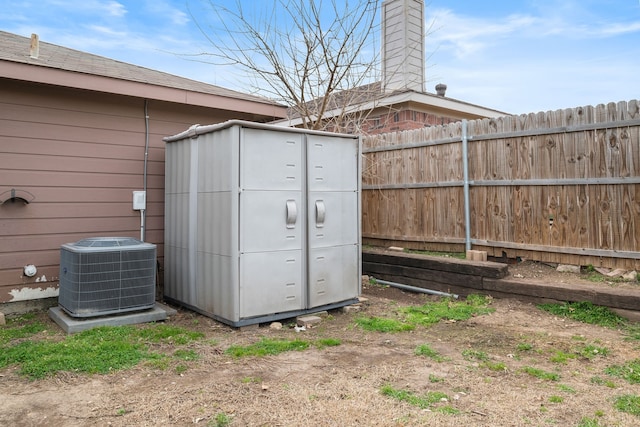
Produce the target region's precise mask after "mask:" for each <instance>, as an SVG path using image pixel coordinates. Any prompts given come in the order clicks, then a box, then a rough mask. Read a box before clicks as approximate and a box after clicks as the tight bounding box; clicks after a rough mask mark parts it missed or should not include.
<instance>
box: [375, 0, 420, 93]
mask: <svg viewBox="0 0 640 427" xmlns="http://www.w3.org/2000/svg"><path fill="white" fill-rule="evenodd" d="M381 45H382V88H383V89H382V90H383V91H384V92H385V93H389V92H393V91H396V90H413V91H416V92H425V83H424V79H425V77H424V67H425V53H424V0H384V1H383V2H382V42H381Z"/></svg>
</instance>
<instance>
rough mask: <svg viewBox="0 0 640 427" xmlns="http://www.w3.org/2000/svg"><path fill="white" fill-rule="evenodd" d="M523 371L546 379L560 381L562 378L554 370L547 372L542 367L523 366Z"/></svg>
mask: <svg viewBox="0 0 640 427" xmlns="http://www.w3.org/2000/svg"><path fill="white" fill-rule="evenodd" d="M522 372H524V373H527V374H529V375H531V376H532V377H536V378H538V379H541V380H545V381H558V380H559V379H560V375H559V374H556V373H554V372H546V371H543V370H542V369H538V368H533V367H531V366H525V367H524V368H522Z"/></svg>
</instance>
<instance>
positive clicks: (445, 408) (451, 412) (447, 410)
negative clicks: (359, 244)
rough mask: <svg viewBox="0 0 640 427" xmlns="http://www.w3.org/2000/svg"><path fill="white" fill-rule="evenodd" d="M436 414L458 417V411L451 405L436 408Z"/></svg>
mask: <svg viewBox="0 0 640 427" xmlns="http://www.w3.org/2000/svg"><path fill="white" fill-rule="evenodd" d="M435 411H436V412H440V413H441V414H448V415H459V414H460V411H459V410H458V409H456V408H454V407H453V406H451V405H446V406H441V407H439V408H436V410H435Z"/></svg>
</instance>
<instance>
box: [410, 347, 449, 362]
mask: <svg viewBox="0 0 640 427" xmlns="http://www.w3.org/2000/svg"><path fill="white" fill-rule="evenodd" d="M414 354H415V355H417V356H424V357H428V358H429V359H431V360H434V361H436V362H442V361H444V360H446V358H445V357H443V356H441V355H440V353H438V352H437V351H435V350H434V349H432V348H431V346H429V344H421V345H419V346H418V347H416V349H415V350H414Z"/></svg>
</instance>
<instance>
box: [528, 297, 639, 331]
mask: <svg viewBox="0 0 640 427" xmlns="http://www.w3.org/2000/svg"><path fill="white" fill-rule="evenodd" d="M538 307H539V308H540V309H542V310H544V311H547V312H549V313H551V314H555V315H556V316H562V317H568V318H570V319H574V320H577V321H580V322H584V323H589V324H591V325H600V326H605V327H608V328H615V327H619V326H624V325H626V323H627V321H626V320H625V319H624V318H622V317H620V316H618V315H617V314H615V313H614V312H613V311H611V310H610V309H609V308H607V307H601V306H597V305H593V304H592V303H591V302H566V303H562V304H540V305H538Z"/></svg>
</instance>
